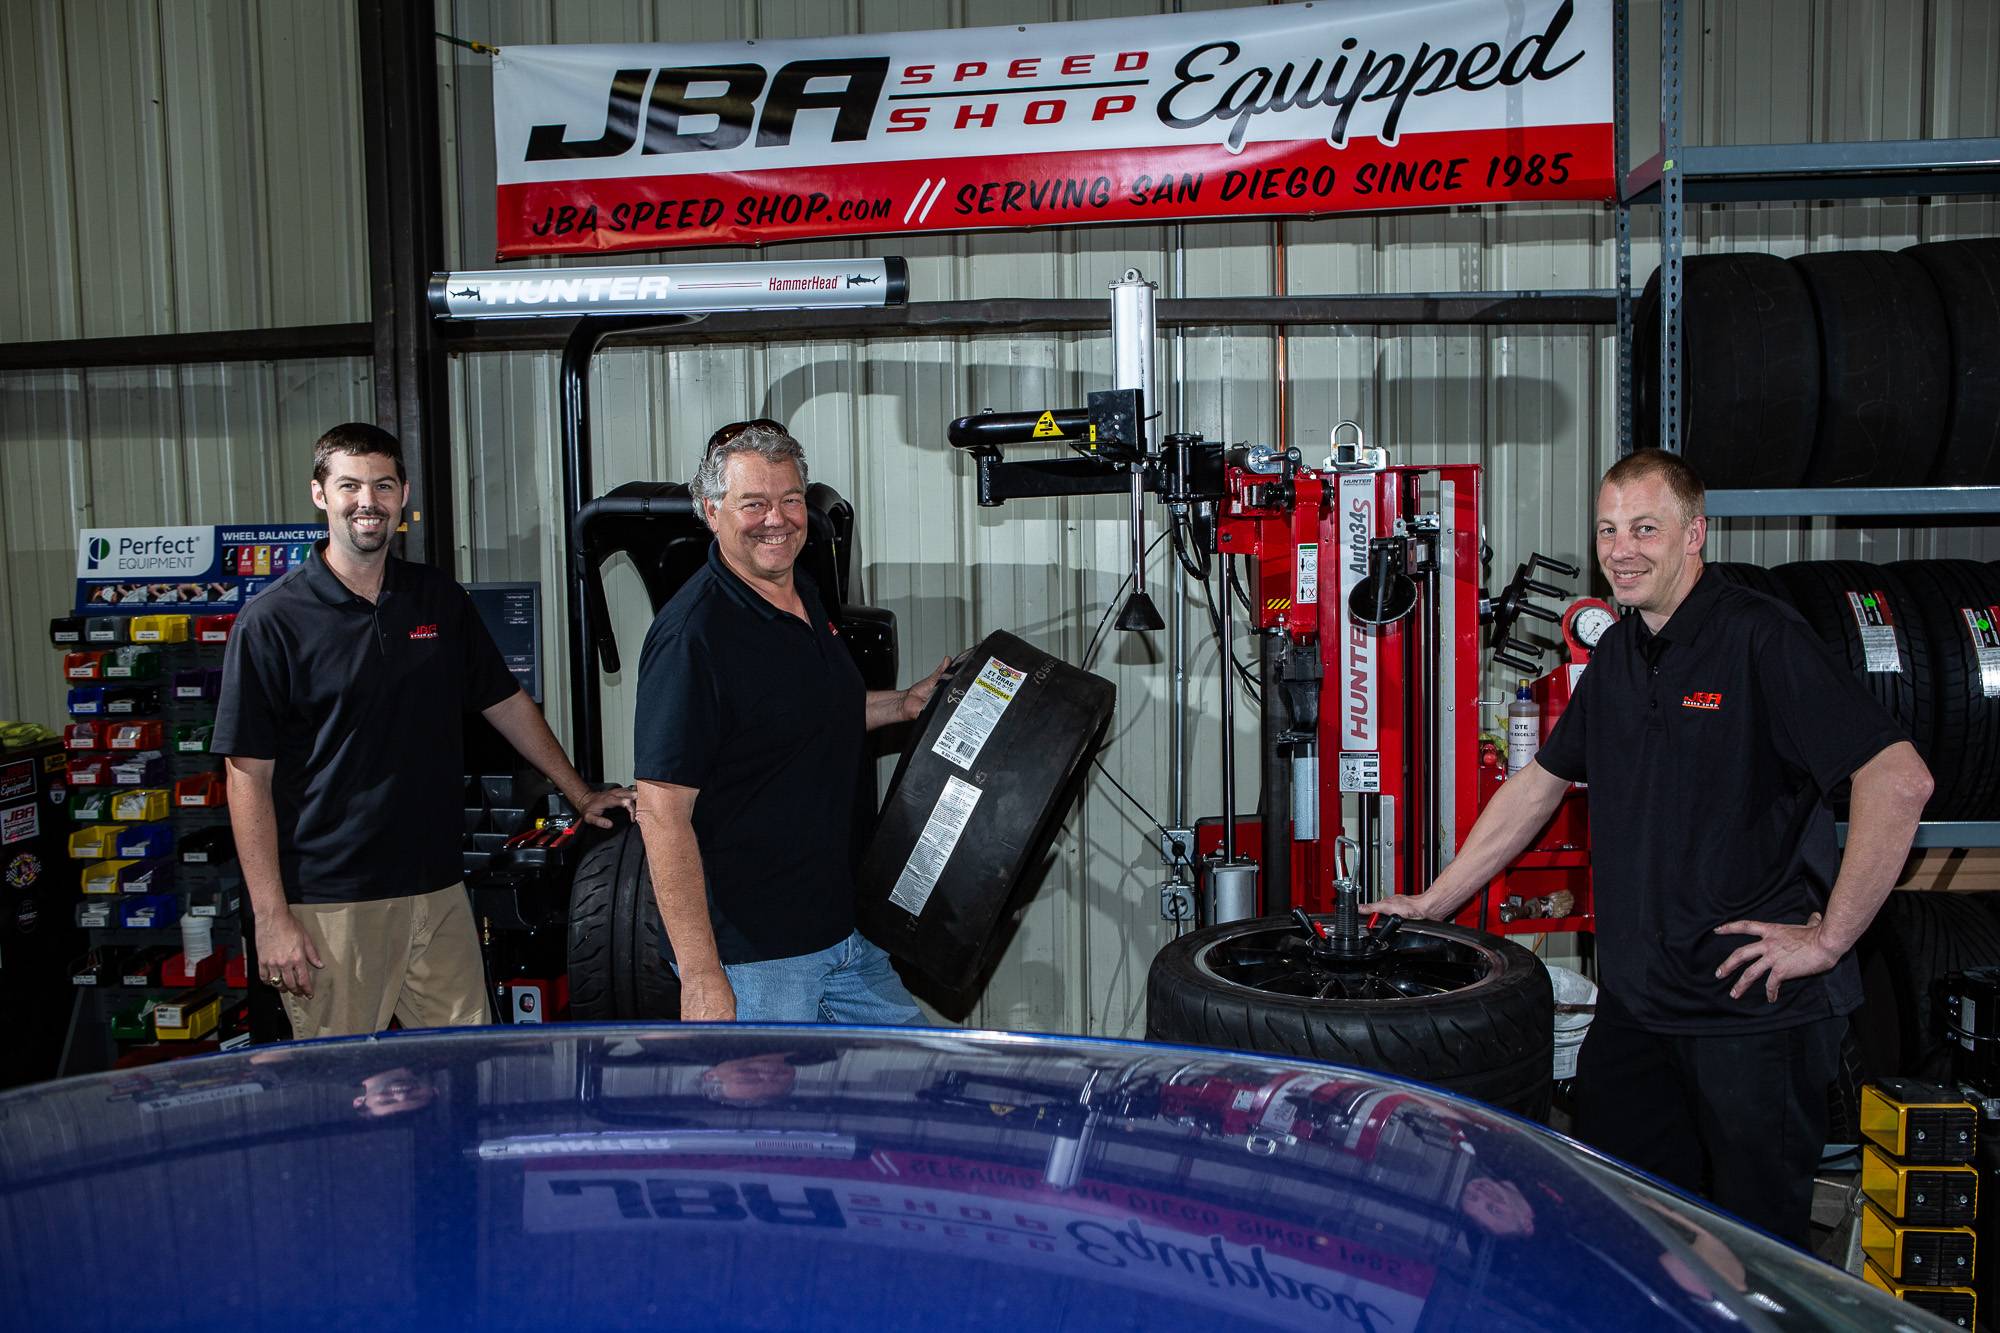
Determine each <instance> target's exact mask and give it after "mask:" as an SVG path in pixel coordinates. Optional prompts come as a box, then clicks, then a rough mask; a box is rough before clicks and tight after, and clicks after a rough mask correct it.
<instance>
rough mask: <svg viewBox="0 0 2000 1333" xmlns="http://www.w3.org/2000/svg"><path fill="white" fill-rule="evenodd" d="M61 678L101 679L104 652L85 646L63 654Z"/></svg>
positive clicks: (102, 675) (102, 676)
mask: <svg viewBox="0 0 2000 1333" xmlns="http://www.w3.org/2000/svg"><path fill="white" fill-rule="evenodd" d="M63 679H65V680H103V679H104V654H103V653H99V652H92V651H91V650H90V649H88V648H85V649H82V650H80V651H77V652H73V653H64V654H63Z"/></svg>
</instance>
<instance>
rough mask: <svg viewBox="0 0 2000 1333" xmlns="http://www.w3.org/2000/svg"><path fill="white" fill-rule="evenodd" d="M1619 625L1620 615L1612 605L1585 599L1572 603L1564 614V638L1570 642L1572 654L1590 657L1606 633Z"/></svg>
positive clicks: (1589, 598) (1593, 598) (1593, 599)
mask: <svg viewBox="0 0 2000 1333" xmlns="http://www.w3.org/2000/svg"><path fill="white" fill-rule="evenodd" d="M1617 623H1618V613H1617V612H1616V611H1614V610H1612V608H1611V603H1609V602H1603V601H1599V600H1598V599H1597V598H1595V597H1585V598H1582V599H1581V600H1579V601H1576V602H1572V603H1571V604H1570V608H1569V610H1567V611H1565V612H1563V619H1562V630H1563V638H1565V639H1566V640H1568V641H1569V647H1570V651H1571V652H1572V653H1581V654H1583V655H1584V656H1588V655H1589V654H1590V653H1591V652H1592V651H1593V650H1595V649H1596V647H1597V642H1598V640H1600V639H1602V638H1603V637H1604V631H1606V630H1608V629H1610V628H1611V627H1612V626H1613V625H1615V624H1617Z"/></svg>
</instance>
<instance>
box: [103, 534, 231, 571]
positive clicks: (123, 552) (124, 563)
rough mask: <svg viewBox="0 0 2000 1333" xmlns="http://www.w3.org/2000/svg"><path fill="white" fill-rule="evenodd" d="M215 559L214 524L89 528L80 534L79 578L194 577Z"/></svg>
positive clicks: (205, 569) (206, 568) (206, 569)
mask: <svg viewBox="0 0 2000 1333" xmlns="http://www.w3.org/2000/svg"><path fill="white" fill-rule="evenodd" d="M214 563H215V529H214V528H85V529H84V530H83V531H82V532H81V533H79V534H78V535H77V548H76V576H77V577H78V578H79V579H110V578H118V577H121V576H122V577H129V578H141V579H184V578H194V577H197V576H199V575H202V574H206V573H207V572H208V568H209V566H210V565H212V564H214Z"/></svg>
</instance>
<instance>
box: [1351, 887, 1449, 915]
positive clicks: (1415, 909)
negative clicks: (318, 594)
mask: <svg viewBox="0 0 2000 1333" xmlns="http://www.w3.org/2000/svg"><path fill="white" fill-rule="evenodd" d="M1360 910H1361V911H1363V912H1387V913H1389V914H1390V915H1391V916H1407V917H1413V918H1415V919H1416V920H1419V921H1446V920H1449V919H1450V918H1451V915H1452V913H1451V911H1450V910H1449V909H1448V908H1446V907H1445V905H1444V904H1443V903H1441V902H1439V901H1438V900H1437V899H1436V898H1435V897H1434V896H1432V894H1431V893H1430V892H1424V893H1392V894H1390V895H1389V896H1388V897H1387V898H1377V899H1376V900H1375V901H1374V902H1372V903H1363V904H1361V908H1360Z"/></svg>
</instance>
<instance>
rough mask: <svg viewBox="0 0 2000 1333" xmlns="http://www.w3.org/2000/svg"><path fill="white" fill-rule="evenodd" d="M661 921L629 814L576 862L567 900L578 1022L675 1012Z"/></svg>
mask: <svg viewBox="0 0 2000 1333" xmlns="http://www.w3.org/2000/svg"><path fill="white" fill-rule="evenodd" d="M665 941H666V927H665V926H663V925H662V924H661V922H660V907H659V904H658V903H657V902H655V901H654V899H653V874H652V871H651V870H650V869H649V868H648V867H647V865H646V847H645V844H644V842H643V841H641V839H640V836H639V828H638V825H636V824H633V823H631V822H630V821H627V822H626V823H625V825H624V826H623V827H622V828H620V829H619V830H618V831H617V832H616V833H614V834H612V835H611V836H610V837H609V838H606V839H605V840H604V841H603V842H601V843H599V844H598V845H597V846H596V847H593V848H592V849H591V850H590V852H589V853H588V854H586V855H585V856H584V858H583V861H582V862H581V863H580V864H579V865H578V866H577V868H576V876H575V878H574V879H573V880H572V881H571V883H570V899H569V1010H570V1017H571V1018H572V1019H574V1020H576V1021H577V1022H579V1023H602V1022H609V1021H614V1020H619V1019H635V1018H654V1019H658V1018H676V1019H677V1018H679V1017H680V1016H681V985H680V979H679V978H678V977H676V976H675V975H674V970H673V969H672V968H671V967H668V966H667V960H666V957H665V954H664V952H663V949H662V946H663V945H664V943H665Z"/></svg>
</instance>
